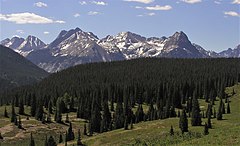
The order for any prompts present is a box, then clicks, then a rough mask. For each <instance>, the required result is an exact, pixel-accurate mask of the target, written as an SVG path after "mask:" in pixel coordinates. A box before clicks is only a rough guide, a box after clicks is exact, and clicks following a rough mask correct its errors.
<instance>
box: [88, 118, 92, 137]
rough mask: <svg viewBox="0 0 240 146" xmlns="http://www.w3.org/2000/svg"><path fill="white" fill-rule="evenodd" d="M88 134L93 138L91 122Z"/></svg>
mask: <svg viewBox="0 0 240 146" xmlns="http://www.w3.org/2000/svg"><path fill="white" fill-rule="evenodd" d="M88 133H89V136H92V135H93V130H92V124H91V121H89V124H88Z"/></svg>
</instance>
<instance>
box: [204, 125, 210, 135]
mask: <svg viewBox="0 0 240 146" xmlns="http://www.w3.org/2000/svg"><path fill="white" fill-rule="evenodd" d="M203 134H204V135H208V134H209V132H208V125H207V123H205V125H204V131H203Z"/></svg>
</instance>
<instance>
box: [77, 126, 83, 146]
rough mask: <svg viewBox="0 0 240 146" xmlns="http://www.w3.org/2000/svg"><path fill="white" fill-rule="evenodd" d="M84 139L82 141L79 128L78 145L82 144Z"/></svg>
mask: <svg viewBox="0 0 240 146" xmlns="http://www.w3.org/2000/svg"><path fill="white" fill-rule="evenodd" d="M82 145H83V144H82V141H81V133H80V129H78V138H77V146H82Z"/></svg>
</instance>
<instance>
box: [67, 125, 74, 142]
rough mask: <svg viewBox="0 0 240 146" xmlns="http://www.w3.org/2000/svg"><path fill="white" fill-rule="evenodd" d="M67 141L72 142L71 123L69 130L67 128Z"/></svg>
mask: <svg viewBox="0 0 240 146" xmlns="http://www.w3.org/2000/svg"><path fill="white" fill-rule="evenodd" d="M67 140H68V141H70V140H74V133H73V130H72V123H71V122H70V124H69V128H68V136H67Z"/></svg>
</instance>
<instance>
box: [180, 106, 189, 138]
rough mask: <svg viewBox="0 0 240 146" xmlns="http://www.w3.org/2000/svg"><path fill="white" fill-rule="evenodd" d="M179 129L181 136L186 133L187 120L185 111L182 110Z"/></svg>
mask: <svg viewBox="0 0 240 146" xmlns="http://www.w3.org/2000/svg"><path fill="white" fill-rule="evenodd" d="M179 128H180V129H181V131H182V134H183V133H184V132H188V119H187V114H186V111H185V109H183V111H182V114H181V116H180V120H179Z"/></svg>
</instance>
